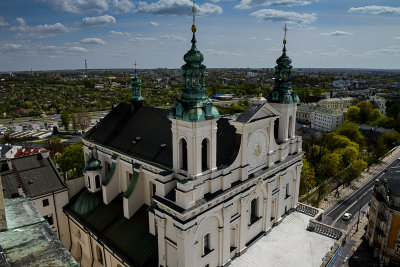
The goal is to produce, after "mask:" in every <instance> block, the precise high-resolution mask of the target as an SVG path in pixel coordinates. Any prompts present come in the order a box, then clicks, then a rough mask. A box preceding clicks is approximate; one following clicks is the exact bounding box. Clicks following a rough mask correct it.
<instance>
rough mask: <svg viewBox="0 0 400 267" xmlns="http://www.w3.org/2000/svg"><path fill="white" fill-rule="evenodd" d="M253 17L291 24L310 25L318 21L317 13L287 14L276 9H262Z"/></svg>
mask: <svg viewBox="0 0 400 267" xmlns="http://www.w3.org/2000/svg"><path fill="white" fill-rule="evenodd" d="M250 15H251V16H255V17H258V18H260V19H263V20H267V21H282V22H287V23H289V24H300V25H305V24H310V23H313V22H315V21H316V20H317V16H316V14H315V13H312V14H307V13H303V14H301V13H297V12H286V11H281V10H276V9H261V10H258V11H256V12H253V13H251V14H250Z"/></svg>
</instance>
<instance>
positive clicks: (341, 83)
mask: <svg viewBox="0 0 400 267" xmlns="http://www.w3.org/2000/svg"><path fill="white" fill-rule="evenodd" d="M349 86H350V81H349V80H334V81H332V88H333V89H335V90H341V91H347V89H348V88H349Z"/></svg>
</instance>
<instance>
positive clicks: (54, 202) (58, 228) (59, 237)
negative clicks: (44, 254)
mask: <svg viewBox="0 0 400 267" xmlns="http://www.w3.org/2000/svg"><path fill="white" fill-rule="evenodd" d="M52 194H53V205H54V210H55V214H56V221H57V232H58V239H59V240H60V241H61V233H60V226H59V222H58V216H57V206H56V200H55V199H54V198H55V196H54V192H53V193H52Z"/></svg>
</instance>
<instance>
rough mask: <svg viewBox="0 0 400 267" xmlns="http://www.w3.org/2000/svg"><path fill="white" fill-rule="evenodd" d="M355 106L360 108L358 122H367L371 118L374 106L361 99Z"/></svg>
mask: <svg viewBox="0 0 400 267" xmlns="http://www.w3.org/2000/svg"><path fill="white" fill-rule="evenodd" d="M357 107H358V108H359V109H360V120H359V121H360V123H367V122H368V121H370V120H371V118H372V116H371V115H372V110H373V109H374V107H373V106H372V104H371V103H368V102H367V101H361V102H360V103H358V104H357Z"/></svg>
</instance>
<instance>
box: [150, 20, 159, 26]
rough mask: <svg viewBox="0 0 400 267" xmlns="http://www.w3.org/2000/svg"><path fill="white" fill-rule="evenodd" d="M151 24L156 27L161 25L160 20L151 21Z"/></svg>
mask: <svg viewBox="0 0 400 267" xmlns="http://www.w3.org/2000/svg"><path fill="white" fill-rule="evenodd" d="M149 24H150V25H151V26H154V27H157V26H158V25H159V24H158V22H155V21H150V22H149Z"/></svg>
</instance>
